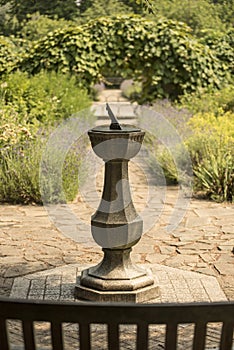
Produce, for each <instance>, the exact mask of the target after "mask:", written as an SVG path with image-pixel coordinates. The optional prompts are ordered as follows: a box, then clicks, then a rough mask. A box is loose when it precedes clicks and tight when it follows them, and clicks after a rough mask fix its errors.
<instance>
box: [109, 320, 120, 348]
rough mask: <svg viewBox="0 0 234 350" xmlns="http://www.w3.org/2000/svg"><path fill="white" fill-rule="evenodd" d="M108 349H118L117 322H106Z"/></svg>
mask: <svg viewBox="0 0 234 350" xmlns="http://www.w3.org/2000/svg"><path fill="white" fill-rule="evenodd" d="M108 349H109V350H119V325H118V324H117V323H109V324H108Z"/></svg>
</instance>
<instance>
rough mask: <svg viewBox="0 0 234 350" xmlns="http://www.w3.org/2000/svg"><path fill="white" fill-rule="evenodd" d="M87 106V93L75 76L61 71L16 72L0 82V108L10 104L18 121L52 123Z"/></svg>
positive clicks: (7, 106) (88, 101) (88, 102)
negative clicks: (78, 84) (78, 83)
mask: <svg viewBox="0 0 234 350" xmlns="http://www.w3.org/2000/svg"><path fill="white" fill-rule="evenodd" d="M90 105H91V101H90V99H89V97H88V94H87V92H86V91H85V90H84V89H81V88H79V87H78V86H77V84H76V80H75V78H74V77H70V76H69V75H66V74H62V73H54V72H50V73H48V72H43V71H42V72H40V73H39V74H37V75H35V76H32V77H29V76H28V75H27V73H22V72H15V73H12V74H10V75H9V76H7V77H5V79H4V80H2V83H1V84H0V108H1V109H3V110H4V109H6V108H7V109H9V108H10V107H12V108H13V110H14V111H15V112H16V113H17V114H18V120H19V122H22V121H24V122H27V123H34V124H35V123H36V124H38V123H43V125H45V124H51V123H55V122H58V121H60V120H63V119H65V118H68V117H70V116H71V115H72V114H74V113H76V112H77V111H79V110H82V109H85V108H87V107H89V106H90Z"/></svg>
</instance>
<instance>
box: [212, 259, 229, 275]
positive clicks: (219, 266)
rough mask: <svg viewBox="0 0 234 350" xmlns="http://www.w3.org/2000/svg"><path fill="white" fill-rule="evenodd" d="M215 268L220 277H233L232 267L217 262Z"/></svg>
mask: <svg viewBox="0 0 234 350" xmlns="http://www.w3.org/2000/svg"><path fill="white" fill-rule="evenodd" d="M214 266H215V268H216V269H217V270H218V272H219V273H220V274H221V275H225V276H234V265H233V264H227V263H222V262H217V263H215V264H214Z"/></svg>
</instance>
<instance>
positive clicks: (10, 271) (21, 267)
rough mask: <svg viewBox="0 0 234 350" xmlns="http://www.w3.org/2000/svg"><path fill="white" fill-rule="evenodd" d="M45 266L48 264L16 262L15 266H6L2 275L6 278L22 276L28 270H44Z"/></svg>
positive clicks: (28, 271)
mask: <svg viewBox="0 0 234 350" xmlns="http://www.w3.org/2000/svg"><path fill="white" fill-rule="evenodd" d="M46 268H48V265H47V264H44V263H42V262H32V263H30V264H27V263H23V264H17V265H15V266H10V267H8V268H7V270H6V272H5V274H4V277H5V278H6V277H18V276H23V275H26V274H28V273H30V272H35V271H41V270H45V269H46Z"/></svg>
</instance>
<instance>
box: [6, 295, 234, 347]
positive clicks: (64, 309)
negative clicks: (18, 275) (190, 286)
mask: <svg viewBox="0 0 234 350" xmlns="http://www.w3.org/2000/svg"><path fill="white" fill-rule="evenodd" d="M7 320H21V321H22V330H23V338H24V348H25V350H36V349H37V347H36V345H35V337H34V322H35V321H43V322H49V323H50V325H51V327H50V329H51V340H52V349H53V350H64V347H63V323H75V324H79V342H80V344H79V347H77V349H80V350H89V349H91V342H90V338H91V334H90V333H91V332H90V325H91V324H105V325H107V339H108V349H110V350H119V325H136V330H137V331H136V333H137V334H136V347H135V348H136V349H137V350H146V349H148V344H149V326H150V325H166V335H165V344H164V349H166V350H174V349H176V348H177V347H176V344H177V328H178V325H180V324H194V334H193V348H192V349H193V350H204V349H205V342H206V326H207V324H208V323H210V322H212V323H222V330H221V336H220V341H219V348H217V349H220V350H232V349H233V328H234V302H218V303H192V304H128V303H126V304H123V303H121V304H120V303H115V304H112V303H109V304H108V303H88V302H85V303H78V302H74V303H72V302H45V301H29V300H26V301H25V300H13V299H3V298H2V299H0V350H10V347H9V340H8V333H7V327H6V321H7ZM160 349H161V347H160ZM185 350H187V349H185Z"/></svg>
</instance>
